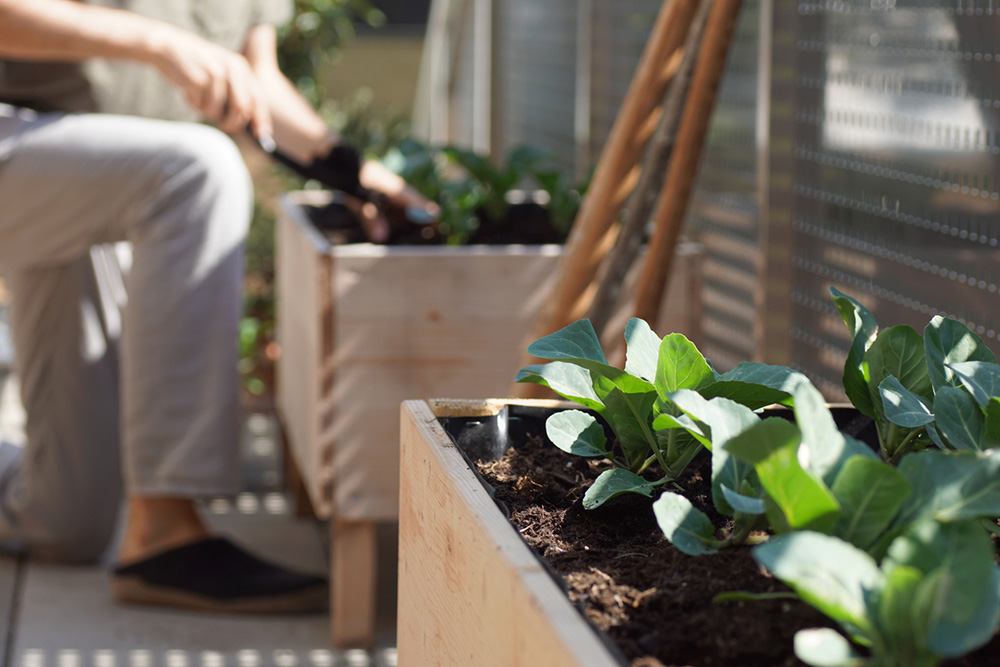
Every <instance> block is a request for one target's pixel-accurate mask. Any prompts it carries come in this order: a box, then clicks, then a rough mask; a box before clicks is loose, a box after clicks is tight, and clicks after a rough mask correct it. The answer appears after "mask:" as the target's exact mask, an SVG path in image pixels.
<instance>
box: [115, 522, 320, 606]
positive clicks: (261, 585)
mask: <svg viewBox="0 0 1000 667" xmlns="http://www.w3.org/2000/svg"><path fill="white" fill-rule="evenodd" d="M111 589H112V592H113V593H114V596H115V598H117V599H118V600H119V601H121V602H131V603H137V604H150V605H159V606H166V607H179V608H184V609H196V610H201V611H214V612H235V613H257V614H279V613H307V612H318V611H323V610H325V609H326V608H327V605H328V602H329V586H328V584H327V582H326V580H325V579H322V578H321V577H315V576H311V575H306V574H300V573H298V572H293V571H291V570H286V569H285V568H282V567H278V566H277V565H272V564H270V563H267V562H265V561H263V560H261V559H259V558H257V557H256V556H253V555H251V554H249V553H247V552H246V551H243V550H242V549H241V548H239V547H238V546H236V545H235V544H233V543H232V542H230V541H229V540H227V539H225V538H221V537H209V538H206V539H203V540H199V541H197V542H193V543H191V544H187V545H184V546H181V547H177V548H176V549H171V550H169V551H165V552H163V553H161V554H157V555H155V556H152V557H150V558H147V559H145V560H141V561H139V562H137V563H133V564H131V565H124V566H119V567H116V568H115V569H114V571H113V573H112V576H111Z"/></svg>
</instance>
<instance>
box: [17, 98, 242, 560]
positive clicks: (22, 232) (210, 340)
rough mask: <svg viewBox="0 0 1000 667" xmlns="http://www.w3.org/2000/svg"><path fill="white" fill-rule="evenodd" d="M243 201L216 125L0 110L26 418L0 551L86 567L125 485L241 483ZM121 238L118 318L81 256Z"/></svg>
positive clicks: (88, 260) (104, 279)
mask: <svg viewBox="0 0 1000 667" xmlns="http://www.w3.org/2000/svg"><path fill="white" fill-rule="evenodd" d="M5 154H6V155H7V156H8V157H7V158H6V159H5V160H4V159H3V156H4V155H5ZM251 194H252V192H251V184H250V179H249V176H248V174H247V171H246V167H245V166H244V163H243V161H242V158H241V156H240V154H239V151H238V150H237V149H236V147H235V145H234V144H233V142H232V141H231V140H230V139H229V138H228V137H226V136H225V135H223V134H222V133H220V132H218V131H216V130H213V129H211V128H208V127H204V126H200V125H192V124H183V123H171V122H163V121H154V120H147V119H137V118H128V117H115V116H101V115H40V116H38V117H34V116H32V115H30V114H24V113H21V114H20V115H18V114H13V115H12V114H11V110H10V108H9V107H3V106H0V271H2V272H3V275H4V278H5V280H6V281H7V285H8V287H9V289H10V292H11V294H12V298H13V303H12V308H11V326H12V329H13V340H14V349H15V355H16V360H15V370H16V372H17V374H18V375H19V377H20V381H21V394H22V401H23V403H24V407H25V411H26V413H27V422H26V426H25V430H26V436H27V443H26V446H25V448H24V451H23V455H18V454H14V453H12V451H11V449H7V450H4V451H2V452H0V543H3V544H14V545H22V546H24V547H26V548H28V549H30V550H32V551H34V552H36V553H40V554H42V555H45V556H49V557H53V558H59V559H64V560H92V559H95V558H98V557H99V556H100V555H101V553H102V551H103V550H104V549H105V547H106V545H107V542H108V540H109V538H110V536H111V534H112V531H113V529H114V527H115V521H116V518H117V514H118V510H119V504H120V499H121V494H122V482H123V480H124V488H125V489H126V492H127V493H128V494H130V495H131V494H139V495H147V496H174V497H177V496H180V497H198V496H206V495H216V494H229V493H233V492H235V491H236V490H238V483H239V477H238V471H239V466H238V456H239V449H238V447H239V414H238V403H237V397H238V393H237V392H238V381H237V372H236V355H237V350H236V332H237V325H238V321H239V317H240V310H241V306H242V300H241V294H242V276H243V242H244V239H245V236H246V231H247V226H248V223H249V219H250V214H251V207H252V196H251ZM116 241H129V242H131V244H132V247H133V263H132V268H131V270H130V271H129V273H128V276H127V282H126V286H125V287H126V289H125V292H126V293H127V303H126V304H125V305H124V307H123V308H121V309H120V310H119V308H118V306H119V303H117V302H118V301H120V300H122V299H120V297H121V295H120V294H115V293H114V292H115V290H113V289H109V288H111V287H114V285H113V281H109V280H108V276H109V275H112V277H113V274H107V273H106V272H105V271H104V270H103V267H102V261H103V260H104V259H106V257H107V255H106V254H104V253H101V252H92V248H93V247H94V246H95V245H96V244H102V243H110V242H116ZM95 260H97V261H95Z"/></svg>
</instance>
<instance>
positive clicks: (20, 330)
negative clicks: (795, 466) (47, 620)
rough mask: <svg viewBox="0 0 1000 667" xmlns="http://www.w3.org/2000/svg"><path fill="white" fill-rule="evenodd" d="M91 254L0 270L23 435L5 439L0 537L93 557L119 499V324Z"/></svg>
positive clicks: (56, 553) (63, 554)
mask: <svg viewBox="0 0 1000 667" xmlns="http://www.w3.org/2000/svg"><path fill="white" fill-rule="evenodd" d="M99 278H100V276H99V275H95V272H94V266H93V264H92V263H91V261H90V256H89V255H85V256H84V257H82V258H80V259H79V260H77V261H75V262H72V263H70V264H67V265H63V266H57V267H46V268H38V269H26V270H21V271H16V272H12V273H10V274H9V275H8V276H6V279H7V281H8V287H9V288H10V293H11V294H12V295H13V296H12V304H11V311H12V312H11V326H12V332H13V339H14V347H15V350H16V358H15V371H16V373H17V374H18V377H19V379H20V385H21V399H22V401H23V403H24V405H25V408H26V412H27V422H26V424H25V434H26V436H27V442H28V443H30V444H28V445H27V447H26V449H25V452H26V455H22V452H21V450H19V449H15V448H12V447H10V446H7V447H8V448H9V449H7V451H6V452H5V454H6V460H5V461H3V464H4V465H3V471H2V476H0V541H3V542H6V543H8V544H10V545H11V546H15V545H23V546H30V548H31V550H32V552H34V553H35V554H38V555H41V556H43V557H50V558H55V559H59V560H73V561H76V560H94V559H97V558H99V557H100V556H101V554H102V553H103V551H104V550H105V548H106V546H107V543H108V540H109V538H110V536H111V534H112V532H113V530H114V527H115V522H116V520H117V517H118V509H119V506H120V500H121V488H122V484H121V471H120V469H121V466H120V461H119V438H118V421H119V413H118V372H117V366H118V359H117V340H116V339H117V327H116V324H117V323H116V322H115V321H114V317H115V315H116V314H117V313H116V312H114V311H111V312H109V311H107V310H106V309H105V308H103V307H102V300H101V299H100V298H99V287H98V280H99Z"/></svg>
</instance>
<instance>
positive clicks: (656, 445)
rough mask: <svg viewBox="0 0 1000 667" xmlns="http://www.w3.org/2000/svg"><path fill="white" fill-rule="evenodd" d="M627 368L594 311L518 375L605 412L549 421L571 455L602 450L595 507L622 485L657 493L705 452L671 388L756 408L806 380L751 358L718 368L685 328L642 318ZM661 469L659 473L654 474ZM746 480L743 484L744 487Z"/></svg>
mask: <svg viewBox="0 0 1000 667" xmlns="http://www.w3.org/2000/svg"><path fill="white" fill-rule="evenodd" d="M625 342H626V362H625V368H624V369H621V368H617V367H615V366H612V365H610V364H609V363H608V360H607V358H606V356H605V354H604V351H603V349H602V348H601V343H600V340H599V339H598V336H597V333H596V332H595V331H594V327H593V325H592V324H591V323H590V321H589V320H580V321H577V322H574V323H573V324H570V325H569V326H567V327H565V328H563V329H561V330H559V331H557V332H555V333H553V334H550V335H548V336H545V337H543V338H540V339H539V340H537V341H535V342H534V343H532V344H531V346H529V347H528V352H529V353H530V354H532V355H534V356H536V357H540V358H543V359H551V360H552V361H551V363H548V364H537V365H532V366H527V367H525V368H522V369H521V370H520V371H519V372H518V374H517V381H518V382H532V383H536V384H541V385H543V386H546V387H548V388H550V389H552V390H553V391H555V392H556V393H557V394H559V395H560V396H562V397H563V398H566V399H568V400H571V401H574V402H576V403H578V404H580V405H581V406H583V407H584V408H586V409H588V410H590V411H592V413H596V414H597V415H599V416H600V417H602V418H603V420H604V423H606V424H607V426H608V427H609V429H610V431H611V434H612V436H613V437H612V438H609V437H608V434H607V433H606V432H605V430H604V427H603V425H601V424H600V423H599V422H598V420H597V418H596V417H595V416H594V415H593V414H591V413H588V412H584V411H582V410H569V411H563V412H560V413H557V414H554V415H552V416H551V417H550V418H549V419H548V421H547V422H546V432H547V435H548V436H549V439H550V440H551V441H552V442H553V443H554V444H555V445H556V446H557V447H559V448H560V449H562V450H564V451H566V452H567V453H570V454H575V455H578V456H589V457H604V458H607V459H609V460H610V461H612V463H613V467H612V468H611V469H609V470H606V471H605V472H603V473H602V474H601V475H600V477H599V478H598V479H597V480H596V481H595V482H594V484H593V485H592V486H591V488H590V489H588V491H587V493H586V495H585V496H584V500H583V503H584V507H586V508H588V509H592V508H594V507H598V506H599V505H601V504H603V503H604V502H606V501H607V500H608V499H610V498H613V497H615V496H617V495H620V494H622V493H640V494H642V495H645V496H648V497H652V495H653V493H654V492H655V490H656V489H657V488H658V487H660V486H663V485H664V484H667V483H669V482H671V481H673V480H675V479H677V477H678V476H679V475H680V474H681V473H682V472H683V471H684V469H685V468H686V467H687V465H688V464H689V463H690V462H691V460H692V459H693V458H694V457H695V455H696V454H697V453H698V452H699V451H701V447H702V444H703V443H706V442H709V441H710V437H711V436H710V434H708V433H706V432H705V431H704V430H703V428H704V425H702V427H699V426H697V425H695V424H694V423H693V422H692V421H691V418H690V417H688V416H687V415H686V414H685V413H684V411H683V410H682V409H681V407H680V406H679V405H677V404H676V403H675V402H674V401H673V400H672V398H671V397H672V395H674V393H675V392H678V391H679V390H690V391H692V392H695V393H696V394H697V395H699V396H701V397H704V398H706V399H711V398H716V397H721V398H729V399H731V400H733V401H736V402H738V403H740V404H742V405H743V406H745V407H747V408H749V409H751V410H752V409H757V408H760V407H762V406H765V405H769V404H772V403H779V402H786V403H787V402H790V401H791V393H790V390H791V388H792V387H794V386H795V385H796V384H797V383H798V382H801V381H802V380H804V378H803V376H801V374H798V373H796V372H794V371H792V370H790V369H787V368H782V367H778V366H767V365H765V364H750V363H744V364H740V365H739V366H737V367H736V368H735V369H733V370H732V371H730V372H728V373H724V374H722V375H719V374H718V373H716V372H715V370H714V369H713V368H712V366H711V364H710V363H709V362H708V361H707V360H706V359H705V357H704V356H703V355H702V354H701V352H699V351H698V349H697V347H695V345H694V344H693V343H691V341H689V340H688V339H687V338H685V337H684V336H683V335H681V334H670V335H668V336H666V337H664V338H662V339H661V338H660V337H659V336H657V335H656V334H655V333H653V331H652V330H651V329H650V328H649V325H648V324H646V323H645V322H643V321H642V320H640V319H637V318H633V319H632V320H630V321H629V323H628V325H627V326H626V328H625ZM655 468H658V471H657V472H656V474H655V477H656V478H655V479H652V480H650V479H647V477H648V476H650V475H652V474H653V470H654V469H655ZM739 488H740V487H739V486H737V487H735V489H736V490H739Z"/></svg>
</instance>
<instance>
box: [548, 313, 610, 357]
mask: <svg viewBox="0 0 1000 667" xmlns="http://www.w3.org/2000/svg"><path fill="white" fill-rule="evenodd" d="M528 354H531V355H534V356H536V357H540V358H542V359H553V360H559V359H563V360H570V359H589V360H590V361H597V362H600V363H602V364H607V363H608V359H607V357H605V356H604V350H603V349H601V341H600V339H599V338H598V337H597V332H596V331H594V325H593V324H591V322H590V320H577V321H576V322H573V323H572V324H570V325H567V326H565V327H563V328H562V329H560V330H559V331H556V332H555V333H552V334H549V335H548V336H544V337H542V338H539V339H538V340H536V341H535V342H534V343H532V344H531V345H529V346H528Z"/></svg>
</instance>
